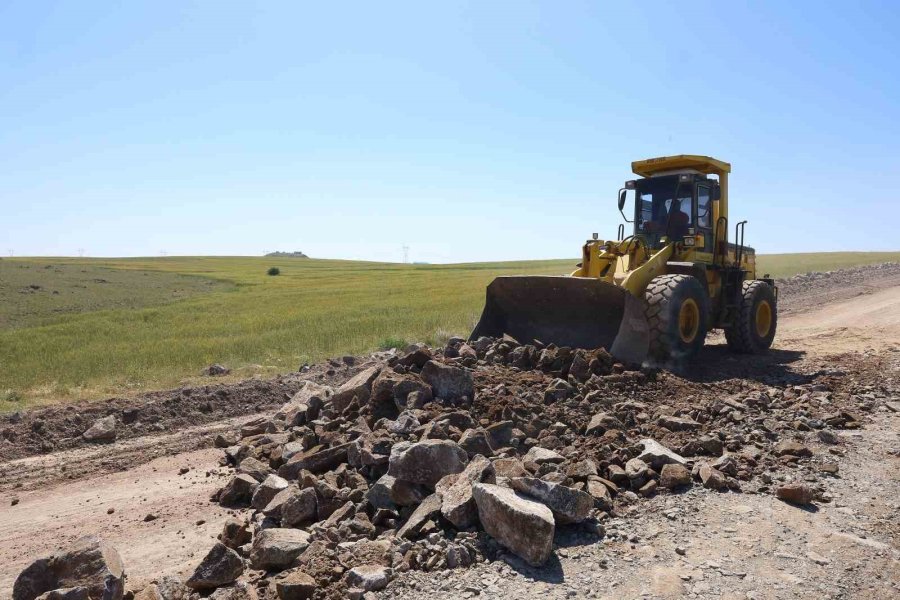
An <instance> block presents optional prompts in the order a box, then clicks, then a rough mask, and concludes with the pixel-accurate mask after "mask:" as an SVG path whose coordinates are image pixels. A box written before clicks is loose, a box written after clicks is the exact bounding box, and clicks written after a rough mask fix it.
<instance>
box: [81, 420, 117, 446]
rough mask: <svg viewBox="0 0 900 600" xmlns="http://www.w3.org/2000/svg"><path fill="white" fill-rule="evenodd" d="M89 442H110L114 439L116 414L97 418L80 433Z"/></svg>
mask: <svg viewBox="0 0 900 600" xmlns="http://www.w3.org/2000/svg"><path fill="white" fill-rule="evenodd" d="M81 435H82V437H84V439H85V440H87V441H89V442H112V441H114V440H115V439H116V416H115V415H109V416H108V417H103V418H102V419H97V420H96V421H94V424H93V425H91V426H90V428H88V430H87V431H85V432H84V433H83V434H81Z"/></svg>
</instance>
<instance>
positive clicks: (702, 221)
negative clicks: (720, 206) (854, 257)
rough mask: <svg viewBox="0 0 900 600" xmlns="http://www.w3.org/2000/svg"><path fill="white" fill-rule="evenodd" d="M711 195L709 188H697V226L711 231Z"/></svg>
mask: <svg viewBox="0 0 900 600" xmlns="http://www.w3.org/2000/svg"><path fill="white" fill-rule="evenodd" d="M709 200H710V193H709V188H708V187H705V186H699V187H698V188H697V226H698V227H703V228H705V229H709V227H710V222H711V221H712V214H711V212H710V210H711V205H710V202H709Z"/></svg>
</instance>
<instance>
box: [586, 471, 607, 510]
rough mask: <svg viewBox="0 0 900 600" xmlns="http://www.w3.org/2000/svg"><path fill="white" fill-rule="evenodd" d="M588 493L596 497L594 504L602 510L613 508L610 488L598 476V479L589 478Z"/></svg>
mask: <svg viewBox="0 0 900 600" xmlns="http://www.w3.org/2000/svg"><path fill="white" fill-rule="evenodd" d="M586 487H587V493H588V494H590V495H591V497H592V498H593V499H594V505H595V506H596V507H597V508H599V509H600V510H609V509H611V508H612V497H611V496H610V493H609V488H608V487H607V486H606V485H605V484H604V483H603V481H602V480H601V479H600V478H599V477H598V478H596V479H588V481H587V486H586Z"/></svg>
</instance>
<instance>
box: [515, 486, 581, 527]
mask: <svg viewBox="0 0 900 600" xmlns="http://www.w3.org/2000/svg"><path fill="white" fill-rule="evenodd" d="M510 485H511V486H512V488H513V489H514V490H516V491H517V492H521V493H523V494H525V495H527V496H530V497H531V498H534V499H535V500H537V501H538V502H540V503H541V504H543V505H544V506H546V507H547V508H549V509H550V511H551V512H552V513H553V517H554V518H555V520H556V523H558V524H560V525H565V524H568V523H578V522H580V521H584V520H585V519H586V518H587V517H588V515H590V513H591V509H592V508H594V498H593V497H592V496H591V495H590V494H588V493H587V492H582V491H580V490H575V489H572V488H569V487H566V486H564V485H562V484H559V483H550V482H547V481H543V480H541V479H535V478H534V477H516V478H513V479H511V480H510Z"/></svg>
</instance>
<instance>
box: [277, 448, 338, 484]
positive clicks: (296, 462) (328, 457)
mask: <svg viewBox="0 0 900 600" xmlns="http://www.w3.org/2000/svg"><path fill="white" fill-rule="evenodd" d="M350 443H351V442H348V443H346V444H338V445H336V446H331V447H330V448H325V447H324V446H314V447H312V448H310V449H309V450H307V451H306V452H301V453H300V454H295V455H294V456H292V457H291V459H290V460H289V461H287V462H286V463H284V464H283V465H281V467H279V469H278V474H279V475H280V476H281V477H284V478H285V479H296V478H297V477H298V476H299V475H300V471H302V470H304V469H306V470H307V471H311V472H313V473H316V474H319V473H325V472H327V471H331V470H333V469H336V468H338V467H339V466H341V465H342V464H343V463H345V462H347V451H348V449H349V448H350Z"/></svg>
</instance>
